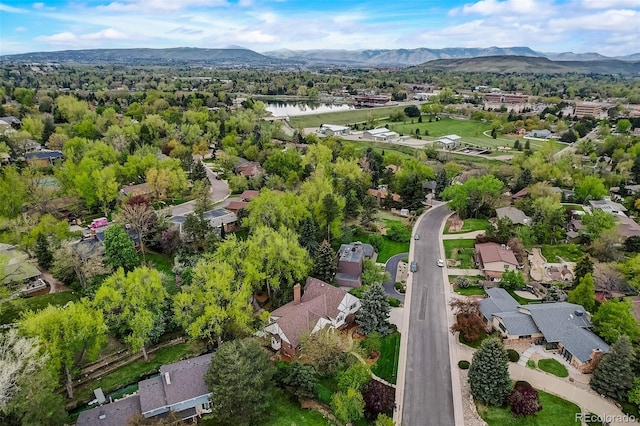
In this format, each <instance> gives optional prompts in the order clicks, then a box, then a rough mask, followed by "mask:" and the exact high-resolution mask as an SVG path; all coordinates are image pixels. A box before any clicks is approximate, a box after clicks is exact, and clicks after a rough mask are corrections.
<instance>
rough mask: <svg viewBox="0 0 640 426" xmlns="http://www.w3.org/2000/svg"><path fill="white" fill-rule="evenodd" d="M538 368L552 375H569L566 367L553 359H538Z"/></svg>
mask: <svg viewBox="0 0 640 426" xmlns="http://www.w3.org/2000/svg"><path fill="white" fill-rule="evenodd" d="M538 368H539V369H540V370H542V371H546V372H547V373H551V374H553V375H554V376H558V377H569V371H567V367H565V366H564V365H562V364H561V363H560V362H558V361H556V360H555V359H541V360H540V361H538Z"/></svg>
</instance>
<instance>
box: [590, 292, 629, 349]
mask: <svg viewBox="0 0 640 426" xmlns="http://www.w3.org/2000/svg"><path fill="white" fill-rule="evenodd" d="M592 320H593V323H594V324H595V332H596V333H598V334H599V335H600V336H602V338H603V339H604V340H605V341H606V342H607V343H609V344H612V343H614V342H615V341H617V340H618V338H619V337H620V336H628V337H629V339H631V340H632V341H637V340H638V338H639V337H640V329H639V328H638V322H637V321H636V318H635V317H634V315H633V305H632V303H631V301H630V300H629V299H624V300H616V299H610V300H607V301H606V302H604V303H603V304H602V305H600V307H599V308H598V311H597V312H596V313H595V314H594V315H593V318H592Z"/></svg>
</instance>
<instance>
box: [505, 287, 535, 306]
mask: <svg viewBox="0 0 640 426" xmlns="http://www.w3.org/2000/svg"><path fill="white" fill-rule="evenodd" d="M507 292H508V293H509V294H510V295H511V297H513V298H514V299H516V302H518V303H519V304H521V305H528V304H529V303H532V302H536V300H535V299H525V298H524V297H520V296H518V295H517V294H516V292H515V291H513V290H507Z"/></svg>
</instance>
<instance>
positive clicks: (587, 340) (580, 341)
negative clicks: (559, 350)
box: [560, 327, 609, 362]
mask: <svg viewBox="0 0 640 426" xmlns="http://www.w3.org/2000/svg"><path fill="white" fill-rule="evenodd" d="M560 341H561V342H562V346H564V347H565V348H566V349H567V350H568V351H569V352H571V354H572V355H573V356H575V357H576V358H578V359H579V360H580V361H581V362H586V361H589V360H590V359H591V351H592V350H594V349H599V350H601V351H602V352H605V353H607V352H609V345H607V344H606V343H605V342H604V340H602V339H601V338H600V337H598V335H596V334H595V333H592V332H591V331H590V330H587V329H585V328H580V327H571V328H566V329H565V330H564V332H563V333H562V339H561V340H560Z"/></svg>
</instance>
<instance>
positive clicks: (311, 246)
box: [299, 217, 318, 254]
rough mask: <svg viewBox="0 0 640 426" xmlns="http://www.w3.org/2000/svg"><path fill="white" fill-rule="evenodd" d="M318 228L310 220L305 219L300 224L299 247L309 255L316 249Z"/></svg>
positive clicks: (308, 218)
mask: <svg viewBox="0 0 640 426" xmlns="http://www.w3.org/2000/svg"><path fill="white" fill-rule="evenodd" d="M317 235H318V227H317V226H316V224H315V222H314V221H313V219H312V218H310V217H306V218H304V219H303V220H302V222H301V223H300V240H299V242H300V246H302V247H304V248H305V249H307V251H308V252H309V253H310V254H311V253H314V252H315V250H316V249H317V248H318V237H317Z"/></svg>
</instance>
